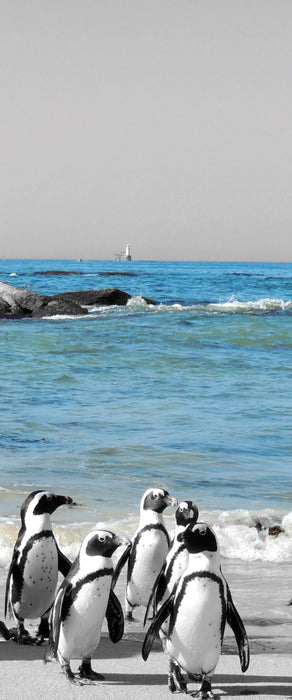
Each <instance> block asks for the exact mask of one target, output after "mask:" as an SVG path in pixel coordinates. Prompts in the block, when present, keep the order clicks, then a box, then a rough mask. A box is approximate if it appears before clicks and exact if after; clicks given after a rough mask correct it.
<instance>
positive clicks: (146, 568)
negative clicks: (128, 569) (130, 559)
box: [127, 529, 168, 605]
mask: <svg viewBox="0 0 292 700" xmlns="http://www.w3.org/2000/svg"><path fill="white" fill-rule="evenodd" d="M167 552H168V542H167V539H166V536H165V534H164V533H163V532H162V531H159V530H154V529H153V530H151V529H150V530H148V531H147V532H145V533H143V535H142V537H141V539H140V540H139V542H138V543H137V546H136V558H135V563H134V567H133V571H132V575H131V579H130V581H129V583H128V590H127V595H128V599H129V601H130V602H131V603H132V605H147V603H148V600H149V594H150V592H151V591H152V588H153V584H154V581H155V580H156V578H157V576H158V574H159V572H160V570H161V567H162V565H163V563H164V561H165V557H166V555H167Z"/></svg>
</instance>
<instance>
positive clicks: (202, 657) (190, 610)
mask: <svg viewBox="0 0 292 700" xmlns="http://www.w3.org/2000/svg"><path fill="white" fill-rule="evenodd" d="M178 540H179V541H181V542H183V543H184V544H185V546H186V548H187V550H188V553H189V563H188V567H187V569H186V570H185V572H184V573H183V575H182V576H181V578H180V579H179V581H178V582H177V584H176V587H175V588H174V590H173V593H172V594H171V595H170V597H169V598H168V599H167V600H166V601H165V603H164V604H163V605H162V606H161V608H160V609H159V610H158V612H157V614H156V616H155V618H154V620H153V622H152V624H151V625H150V627H149V630H148V632H147V634H146V637H145V640H144V644H143V649H142V656H143V659H144V660H146V659H147V658H148V655H149V653H150V650H151V647H152V644H153V641H154V639H155V637H156V636H157V634H158V632H159V630H160V628H161V625H162V624H163V623H164V622H165V621H166V620H167V628H166V640H165V650H166V652H167V653H168V655H169V658H170V661H169V676H168V687H169V689H170V691H171V692H176V691H181V692H184V693H185V692H187V685H186V682H185V679H184V678H183V675H182V673H181V671H185V672H186V673H187V674H188V676H189V677H190V678H191V679H192V680H195V681H197V682H198V681H201V682H202V685H201V689H200V691H199V693H198V694H197V695H196V697H198V698H202V699H204V698H213V697H214V696H213V693H212V690H211V679H212V676H213V673H214V671H215V668H216V666H217V663H218V661H219V658H220V654H221V648H222V642H223V635H224V629H225V623H226V621H227V622H228V623H229V625H230V627H231V628H232V630H233V632H234V634H235V638H236V642H237V646H238V651H239V656H240V662H241V669H242V671H243V672H244V671H246V670H247V668H248V665H249V645H248V639H247V635H246V631H245V628H244V625H243V622H242V620H241V618H240V616H239V614H238V612H237V610H236V608H235V606H234V603H233V600H232V596H231V593H230V590H229V587H228V584H227V583H226V580H225V578H224V576H223V575H222V572H221V567H220V555H219V551H218V544H217V540H216V536H215V533H214V532H213V530H212V528H211V527H209V526H208V525H206V524H205V523H196V524H195V525H189V526H188V527H187V528H186V530H185V531H184V532H182V533H180V534H179V535H178Z"/></svg>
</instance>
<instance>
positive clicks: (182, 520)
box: [175, 501, 199, 527]
mask: <svg viewBox="0 0 292 700" xmlns="http://www.w3.org/2000/svg"><path fill="white" fill-rule="evenodd" d="M198 517H199V511H198V508H197V506H196V504H195V503H193V501H181V502H180V503H179V504H178V507H177V509H176V511H175V520H176V524H177V525H179V526H181V525H182V526H183V527H186V526H187V525H189V524H190V523H192V524H193V525H194V524H195V523H196V522H197V520H198Z"/></svg>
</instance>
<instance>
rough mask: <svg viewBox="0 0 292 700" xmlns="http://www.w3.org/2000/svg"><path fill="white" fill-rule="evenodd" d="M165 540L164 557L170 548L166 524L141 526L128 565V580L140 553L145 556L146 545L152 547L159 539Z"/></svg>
mask: <svg viewBox="0 0 292 700" xmlns="http://www.w3.org/2000/svg"><path fill="white" fill-rule="evenodd" d="M143 540H144V542H143ZM163 540H165V552H164V554H163V559H164V556H166V554H167V552H168V548H169V535H168V532H167V530H166V528H165V527H164V525H162V523H154V524H151V525H145V527H142V528H141V530H140V531H139V532H138V533H137V535H136V537H135V538H134V541H133V546H132V551H131V554H130V558H129V565H128V581H129V579H130V578H131V577H132V573H133V569H134V566H135V565H136V561H137V558H138V557H139V554H140V556H143V558H144V557H145V551H143V550H144V546H145V547H146V546H147V548H148V547H149V545H150V547H151V545H152V544H153V545H154V543H155V544H157V543H159V541H160V542H161V543H162V542H163ZM162 546H163V545H162Z"/></svg>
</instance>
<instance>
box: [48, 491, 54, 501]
mask: <svg viewBox="0 0 292 700" xmlns="http://www.w3.org/2000/svg"><path fill="white" fill-rule="evenodd" d="M52 498H53V494H52V493H48V495H47V500H48V501H51V500H52Z"/></svg>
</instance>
